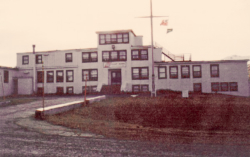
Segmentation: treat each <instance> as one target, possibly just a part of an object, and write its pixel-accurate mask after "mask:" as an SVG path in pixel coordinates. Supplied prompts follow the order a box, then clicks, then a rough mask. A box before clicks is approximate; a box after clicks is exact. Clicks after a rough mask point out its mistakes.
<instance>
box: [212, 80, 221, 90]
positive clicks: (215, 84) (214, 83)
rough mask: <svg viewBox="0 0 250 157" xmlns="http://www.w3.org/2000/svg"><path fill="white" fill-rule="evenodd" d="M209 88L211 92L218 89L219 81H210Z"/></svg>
mask: <svg viewBox="0 0 250 157" xmlns="http://www.w3.org/2000/svg"><path fill="white" fill-rule="evenodd" d="M211 89H212V91H213V92H217V91H220V84H219V82H212V83H211Z"/></svg>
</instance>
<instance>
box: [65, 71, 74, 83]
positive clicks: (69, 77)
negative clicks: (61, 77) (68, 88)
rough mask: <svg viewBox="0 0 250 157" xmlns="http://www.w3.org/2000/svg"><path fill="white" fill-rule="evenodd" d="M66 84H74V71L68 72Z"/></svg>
mask: <svg viewBox="0 0 250 157" xmlns="http://www.w3.org/2000/svg"><path fill="white" fill-rule="evenodd" d="M66 82H74V71H73V70H66Z"/></svg>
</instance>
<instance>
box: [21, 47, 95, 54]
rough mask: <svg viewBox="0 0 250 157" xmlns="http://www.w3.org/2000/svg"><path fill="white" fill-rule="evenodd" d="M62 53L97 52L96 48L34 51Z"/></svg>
mask: <svg viewBox="0 0 250 157" xmlns="http://www.w3.org/2000/svg"><path fill="white" fill-rule="evenodd" d="M62 51H85V52H86V51H97V48H84V49H65V50H48V51H35V53H51V52H62ZM19 53H33V52H18V53H17V54H19Z"/></svg>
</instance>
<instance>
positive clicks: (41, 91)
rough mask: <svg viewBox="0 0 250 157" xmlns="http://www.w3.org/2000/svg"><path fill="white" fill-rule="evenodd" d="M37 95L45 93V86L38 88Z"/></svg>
mask: <svg viewBox="0 0 250 157" xmlns="http://www.w3.org/2000/svg"><path fill="white" fill-rule="evenodd" d="M37 95H40V96H42V95H43V88H42V87H38V88H37Z"/></svg>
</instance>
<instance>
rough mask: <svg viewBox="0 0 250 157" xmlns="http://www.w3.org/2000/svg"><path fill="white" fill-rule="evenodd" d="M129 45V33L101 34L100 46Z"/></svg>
mask: <svg viewBox="0 0 250 157" xmlns="http://www.w3.org/2000/svg"><path fill="white" fill-rule="evenodd" d="M118 43H129V35H128V33H114V34H99V44H100V45H104V44H118Z"/></svg>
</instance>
